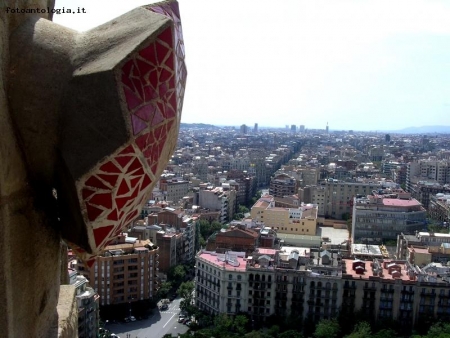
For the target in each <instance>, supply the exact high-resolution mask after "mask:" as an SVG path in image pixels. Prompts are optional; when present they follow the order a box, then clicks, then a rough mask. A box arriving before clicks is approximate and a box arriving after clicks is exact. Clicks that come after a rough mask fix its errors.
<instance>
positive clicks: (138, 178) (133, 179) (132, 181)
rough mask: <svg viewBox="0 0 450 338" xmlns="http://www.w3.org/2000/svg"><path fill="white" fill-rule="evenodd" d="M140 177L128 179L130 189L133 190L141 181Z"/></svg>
mask: <svg viewBox="0 0 450 338" xmlns="http://www.w3.org/2000/svg"><path fill="white" fill-rule="evenodd" d="M141 179H142V177H134V178H132V179H130V185H131V189H133V188H135V187H136V185H137V184H138V183H139V182H140V181H141Z"/></svg>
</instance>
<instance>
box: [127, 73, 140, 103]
mask: <svg viewBox="0 0 450 338" xmlns="http://www.w3.org/2000/svg"><path fill="white" fill-rule="evenodd" d="M131 81H132V82H133V84H134V88H135V89H136V90H135V94H136V95H137V96H139V97H140V98H141V100H143V99H144V87H143V86H142V82H141V78H140V77H138V78H134V77H133V78H131ZM127 100H128V99H127ZM141 103H143V101H141Z"/></svg>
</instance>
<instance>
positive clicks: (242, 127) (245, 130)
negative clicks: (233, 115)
mask: <svg viewBox="0 0 450 338" xmlns="http://www.w3.org/2000/svg"><path fill="white" fill-rule="evenodd" d="M240 130H241V134H242V135H247V133H248V129H247V126H246V125H245V124H243V125H241V128H240Z"/></svg>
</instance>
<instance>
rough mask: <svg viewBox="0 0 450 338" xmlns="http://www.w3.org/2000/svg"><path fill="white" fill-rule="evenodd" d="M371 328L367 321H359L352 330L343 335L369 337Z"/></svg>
mask: <svg viewBox="0 0 450 338" xmlns="http://www.w3.org/2000/svg"><path fill="white" fill-rule="evenodd" d="M371 334H372V330H371V328H370V324H369V323H367V322H360V323H357V324H356V325H355V328H354V329H353V332H352V333H350V334H349V335H347V336H345V338H369V337H371Z"/></svg>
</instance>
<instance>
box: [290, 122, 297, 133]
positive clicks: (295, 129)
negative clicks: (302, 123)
mask: <svg viewBox="0 0 450 338" xmlns="http://www.w3.org/2000/svg"><path fill="white" fill-rule="evenodd" d="M296 132H297V126H296V125H295V124H293V125H291V133H294V134H295V133H296Z"/></svg>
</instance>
